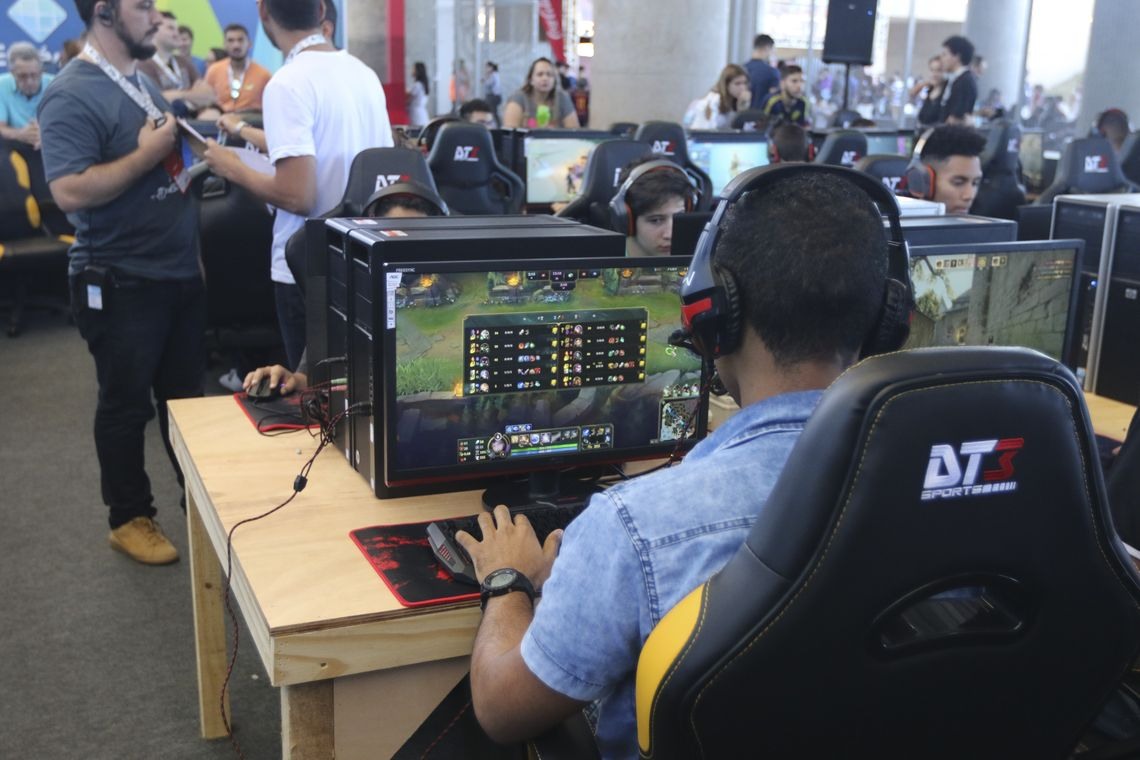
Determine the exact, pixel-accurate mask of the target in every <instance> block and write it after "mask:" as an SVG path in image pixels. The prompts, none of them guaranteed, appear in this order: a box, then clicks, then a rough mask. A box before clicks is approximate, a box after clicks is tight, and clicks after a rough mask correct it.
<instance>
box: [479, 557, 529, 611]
mask: <svg viewBox="0 0 1140 760" xmlns="http://www.w3.org/2000/svg"><path fill="white" fill-rule="evenodd" d="M512 591H522V592H523V593H524V594H526V595H527V597H528V598H529V599H530V603H531V604H534V598H535V597H536V596H538V594H537V593H536V592H535V590H534V584H533V583H531V582H530V578H527V577H526V576H525V575H523V574H522V573H520V572H519V571H518V570H515V569H514V568H513V567H502V568H499V569H498V570H492V571H491V572H490V573H488V574H487V577H486V578H484V579H483V583H482V585H481V586H480V588H479V609H481V610H485V609H487V600H488V599H490V598H491V597H493V596H502V595H503V594H509V593H511V592H512Z"/></svg>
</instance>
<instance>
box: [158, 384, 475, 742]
mask: <svg viewBox="0 0 1140 760" xmlns="http://www.w3.org/2000/svg"><path fill="white" fill-rule="evenodd" d="M170 438H171V441H172V442H173V445H174V449H175V451H176V452H177V455H178V460H179V463H180V464H181V466H182V470H183V472H184V473H185V477H186V490H187V510H186V513H187V519H188V521H189V535H190V563H191V583H192V585H193V596H194V628H195V641H196V645H197V657H198V696H199V713H200V719H201V729H202V736H203V737H206V738H214V737H220V736H224V735H225V730H224V727H223V724H222V721H221V715H220V713H219V709H218V705H219V701H218V700H219V695H220V693H221V687H222V680H223V678H224V677H225V668H226V664H227V659H226V642H227V639H228V631H229V628H228V626H227V625H226V621H225V619H224V609H223V606H222V594H221V590H222V580H223V576H222V568H223V566H224V563H225V559H226V534H227V532H228V531H229V529H230V528H231V527H233V525H234V524H235V523H237V522H238V521H239V520H242V519H245V518H248V517H253V516H255V515H258V514H261V513H263V512H265V511H267V510H269V509H270V508H272V507H274V506H276V505H277V504H279V503H281V502H282V501H284V500H285V498H286V497H288V496H289V494H290V492H291V490H292V482H293V478H294V477H295V475H296V474H297V472H298V471H299V470H300V468H301V465H302V464H304V462H305V461H306V460H307V459H308V458H309V457H310V456H311V455H312V453H313V451H314V450H315V449H316V441H315V439H312V438H310V437H309V436H308V435H306V434H305V433H303V432H302V433H297V434H295V435H289V436H282V437H272V438H269V437H264V436H261V435H258V433H257V432H256V431H255V430H254V428H253V426H252V425H250V424H249V422H248V420H246V419H245V417H244V416H243V415H242V414H241V413H240V411H239V410H238V408H237V406H236V404H235V402H234V400H233V399H232V398H230V397H225V396H224V397H212V398H204V399H186V400H181V401H172V402H170ZM479 503H480V502H479V494H478V492H475V491H471V492H468V493H464V494H448V495H441V496H426V497H417V498H415V499H403V500H391V501H380V500H378V499H376V498H375V496H373V495H372V493H371V490H370V489H369V488H368V486H367V485H366V484H365V483H364V481H363V479H362V478H361V477H360V476H359V475H358V474H357V473H356V472H354V471H353V470H351V469H350V468H349V467H348V465H347V464H346V462H344V461H343V459H342V458H341V457H340V456H339V455H338V452H337V451H336V450H335V449H332V448H330V449H327V450H326V451H325V452H323V453H322V454H321V455H320V456H319V457H318V458H317V460H316V462H315V464H314V466H313V469H312V471H311V473H310V474H309V484H308V487H307V488H305V490H304V491H303V492H301V493H300V494H298V495H297V497H296V498H295V499H294V500H293V501H292V502H291V503H290V504H289V505H288V506H286V507H285V508H284V509H282V510H281V511H280V512H278V513H276V514H274V515H272V516H270V517H267V518H265V519H264V520H259V521H257V522H254V523H250V524H247V525H243V526H242V527H241V528H238V530H237V532H236V533H235V534H234V555H233V583H232V588H233V591H232V593H233V596H234V598H235V599H236V601H237V605H238V606H240V608H241V611H242V614H243V615H244V618H245V621H246V624H247V626H248V628H249V631H250V635H251V637H252V639H253V641H252V646H251V645H250V644H251V643H250V641H249V640H248V639H243V649H242V652H243V653H244V654H246V655H248V654H250V653H251V652H252V651H254V650H256V651H257V653H258V655H259V656H260V657H261V660H262V662H263V663H264V665H265V670H266V672H267V673H268V674H269V678H270V681H271V682H272V683H273V685H275V686H279V687H281V712H282V721H281V724H282V728H281V731H282V755H283V757H285V758H311V757H320V758H331V757H333V755H334V751H335V756H336V757H337V758H338V760H345V759H346V758H347V759H349V760H351V758H355V757H367V758H377V757H389V756H391V755H392V753H394V752H395V751H396V749H398V748H399V747H400V746H401V745H402V744H403V742H404V741H405V740H406V739H407V738H408V737H409V736H410V735H411V733H412V732H413V731H414V730H415V728H416V727H417V726H418V725H419V724H420V723H421V722H422V721H423V719H424V718H425V717H426V716H427V715H428V713H429V712H430V711H431V709H432V708H433V707H434V706H435V705H436V704H438V703H439V701H440V700H441V699H442V698H443V697H444V695H446V694H447V692H448V691H450V689H451V688H452V687H453V686H454V685H455V684H456V683H457V682H458V681H459V679H460V678H461V677H462V676H463V675H464V674H465V673H466V672H467V660H468V657H467V656H468V655H470V653H471V644H472V641H473V639H474V633H475V629H476V626H477V624H478V621H479V609H478V606H477V605H474V604H471V603H468V604H462V605H445V606H440V607H433V608H431V609H430V610H426V611H425V610H411V609H407V608H404V607H402V606H400V604H399V603H398V602H397V601H396V599H395V598H394V597H393V596H392V594H391V593H390V592H389V591H388V589H387V587H386V586H385V585H384V584H383V583H382V582H381V581H380V579H379V578H378V577H377V576H376V572H375V571H374V570H373V569H372V567H371V566H370V565H369V563H368V562H367V560H365V558H364V557H363V555H362V554H361V552H360V550H359V549H358V548H357V547H356V546H355V545H354V544H353V542H352V541H351V540H350V539H349V532H350V531H352V530H354V529H356V528H361V527H365V526H368V525H376V524H384V523H392V524H394V523H404V522H416V521H421V520H432V519H436V518H441V517H451V516H455V515H459V514H470V513H472V512H474V511H476V510H477V509H478V507H479ZM381 715H382V716H384V717H383V719H382V720H378V719H377V716H381Z"/></svg>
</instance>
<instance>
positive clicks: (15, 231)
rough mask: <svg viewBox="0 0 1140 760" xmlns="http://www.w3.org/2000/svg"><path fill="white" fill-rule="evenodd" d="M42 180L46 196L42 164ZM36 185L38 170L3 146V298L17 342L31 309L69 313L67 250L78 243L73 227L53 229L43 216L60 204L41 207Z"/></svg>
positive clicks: (0, 278)
mask: <svg viewBox="0 0 1140 760" xmlns="http://www.w3.org/2000/svg"><path fill="white" fill-rule="evenodd" d="M37 155H38V154H37ZM39 175H40V181H41V182H42V183H43V185H44V187H45V191H46V182H44V181H43V179H42V178H43V166H42V164H40V166H39ZM36 184H37V180H36V178H35V167H34V166H31V165H29V163H28V161H27V160H26V159H25V157H24V153H23V152H22V151H20V150H18V149H16V148H15V147H14V146H12V145H10V144H8V143H6V142H0V284H2V285H3V290H2V291H0V296H4V298H5V301H4V306H6V307H7V310H8V312H9V314H8V327H7V332H8V336H9V337H13V338H14V337H16V336H17V335H19V334H20V332H21V330H23V328H24V311H25V309H27V308H28V307H29V306H32V307H37V308H45V309H48V310H49V311H54V312H56V313H62V312H63V311H65V309H66V308H67V301H68V296H67V251H68V249H69V248H70V247H71V243H72V242H74V238H73V237H71V236H70V234H69V233H70V232H71V231H72V230H71V228H70V225H67V226H66V229H59V228H53V227H52V226H50V225H49V223H48V220H47V219H46V218H45V217H44V215H43V213H42V211H43V209H44V208H45V207H50V208H53V209H54V208H55V204H54V202H50V201H49V202H47V203H45V204H43V205H41V203H40V202H39V200H38V199H37V198H36V192H35V190H36ZM49 197H50V196H49Z"/></svg>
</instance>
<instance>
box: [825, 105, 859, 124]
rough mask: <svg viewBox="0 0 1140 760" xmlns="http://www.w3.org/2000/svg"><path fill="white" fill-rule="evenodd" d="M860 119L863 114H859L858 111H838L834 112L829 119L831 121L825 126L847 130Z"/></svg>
mask: <svg viewBox="0 0 1140 760" xmlns="http://www.w3.org/2000/svg"><path fill="white" fill-rule="evenodd" d="M862 118H863V114H861V113H859V112H858V111H852V110H850V109H846V110H844V109H840V110H838V111H836V112H835V114H834V115H833V116H832V117H831V121H830V122H828V125H827V126H829V127H838V128H840V129H847V128H848V127H850V126H851V125H852V124H854V123H855V122H857V121H859V120H860V119H862Z"/></svg>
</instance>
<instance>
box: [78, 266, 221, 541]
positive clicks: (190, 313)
mask: <svg viewBox="0 0 1140 760" xmlns="http://www.w3.org/2000/svg"><path fill="white" fill-rule="evenodd" d="M71 294H72V310H73V312H74V314H75V323H76V324H77V325H78V326H79V334H80V335H82V336H83V339H84V340H85V341H87V348H88V350H89V351H90V352H91V355H92V356H93V357H94V358H95V375H96V378H97V379H98V382H99V402H98V405H97V406H96V408H95V451H96V454H97V455H98V457H99V475H100V482H101V486H102V492H103V503H105V504H106V505H107V506H108V507H110V509H111V514H110V520H109V522H110V525H111V528H117V527H119V526H120V525H122V524H124V523H127V522H129V521H131V520H132V519H134V518H136V517H140V516H142V517H152V516H153V515H154V514H155V509H154V497H153V495H152V494H151V490H150V480H149V479H148V478H147V475H146V469H145V468H144V433H145V431H146V424H147V422H149V421H150V420H151V419H152V418H153V417H154V413H155V403H154V402H157V406H158V421H159V425H160V427H161V430H162V442H163V444H164V445H165V446H166V453H167V455H168V456H169V457H170V461H171V464H173V465H174V470H175V473H176V474H177V476H178V484H179V485H182V484H183V481H182V472H181V470H180V469H179V468H178V463H177V461H176V460H175V458H174V450H173V449H172V448H171V446H170V440H169V424H168V420H167V414H166V400H167V399H172V398H188V397H191V396H201V395H202V375H203V373H204V372H205V358H206V353H205V348H204V346H203V334H204V332H205V329H206V291H205V288H204V287H203V285H202V282H201V281H200V280H196V279H195V280H179V281H171V282H158V281H153V280H142V279H136V278H126V277H120V278H119V284H118V285H117V286H116V287H113V288H108V289H107V292H105V293H104V304H103V309H101V310H95V309H89V308H87V298H86V293H85V290H84V286H83V285H82V284H80V283H79V282H78V281H77V280H76V279H75V278H72V282H71ZM152 394H153V400H152Z"/></svg>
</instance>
